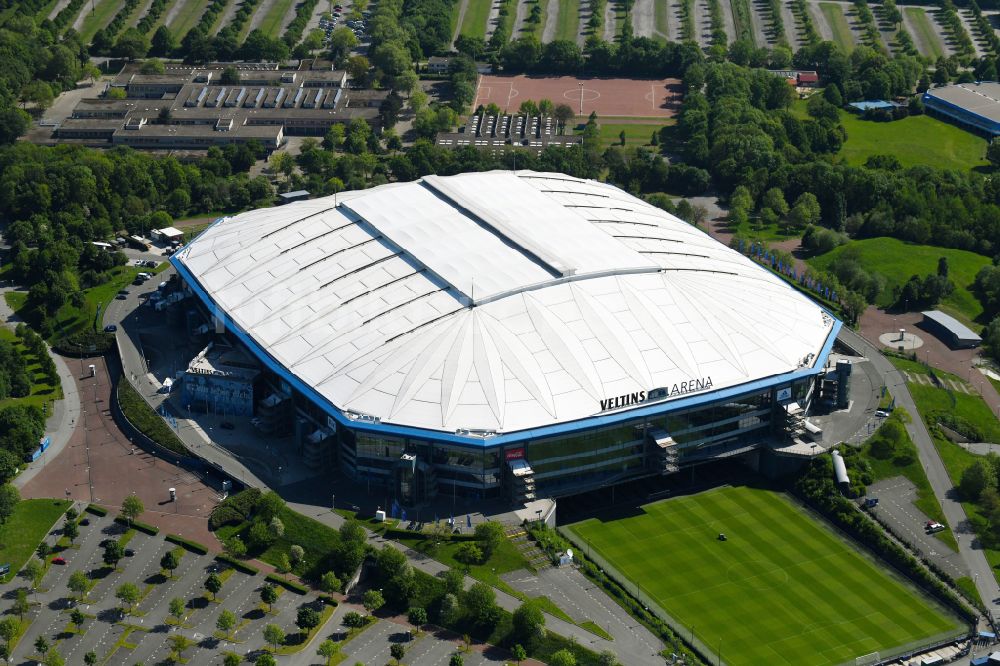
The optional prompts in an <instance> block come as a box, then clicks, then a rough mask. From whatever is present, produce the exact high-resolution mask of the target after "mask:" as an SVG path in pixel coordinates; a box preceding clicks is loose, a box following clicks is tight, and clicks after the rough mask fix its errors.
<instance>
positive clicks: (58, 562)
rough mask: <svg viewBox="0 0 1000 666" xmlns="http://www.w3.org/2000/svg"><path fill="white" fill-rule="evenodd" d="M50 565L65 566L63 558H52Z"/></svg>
mask: <svg viewBox="0 0 1000 666" xmlns="http://www.w3.org/2000/svg"><path fill="white" fill-rule="evenodd" d="M52 564H66V559H65V558H63V557H53V558H52Z"/></svg>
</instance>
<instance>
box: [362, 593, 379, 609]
mask: <svg viewBox="0 0 1000 666" xmlns="http://www.w3.org/2000/svg"><path fill="white" fill-rule="evenodd" d="M362 603H363V604H364V607H365V610H367V611H368V612H369V613H374V612H375V611H377V610H378V609H379V608H381V607H382V606H384V605H385V598H383V597H382V593H381V592H380V591H379V590H368V591H367V592H365V596H364V599H363V601H362Z"/></svg>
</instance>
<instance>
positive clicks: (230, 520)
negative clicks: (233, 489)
mask: <svg viewBox="0 0 1000 666" xmlns="http://www.w3.org/2000/svg"><path fill="white" fill-rule="evenodd" d="M260 497H261V492H260V489H259V488H247V489H246V490H241V491H240V492H238V493H236V494H233V495H230V496H229V497H227V498H226V499H224V500H222V501H221V502H220V503H219V504H217V505H215V508H214V509H212V513H211V514H209V517H208V528H209V529H210V530H217V529H219V528H220V527H223V526H225V525H239V524H240V523H242V522H245V521H247V520H250V516H251V515H253V511H254V509H255V508H257V503H258V502H260Z"/></svg>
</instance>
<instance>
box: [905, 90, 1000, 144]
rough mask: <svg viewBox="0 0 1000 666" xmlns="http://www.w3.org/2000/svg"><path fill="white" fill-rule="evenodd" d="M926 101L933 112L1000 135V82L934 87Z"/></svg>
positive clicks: (989, 134)
mask: <svg viewBox="0 0 1000 666" xmlns="http://www.w3.org/2000/svg"><path fill="white" fill-rule="evenodd" d="M923 100H924V106H925V107H926V108H927V110H928V111H930V112H931V113H935V114H939V115H941V116H944V117H945V118H948V119H949V120H953V121H955V122H956V123H958V124H960V125H963V126H964V127H966V128H968V129H971V130H973V131H975V132H979V133H982V134H986V135H987V136H990V137H993V136H996V135H998V134H1000V83H996V82H994V81H980V82H978V83H958V84H955V85H951V86H942V87H940V88H931V89H930V90H928V91H927V92H925V93H924V96H923Z"/></svg>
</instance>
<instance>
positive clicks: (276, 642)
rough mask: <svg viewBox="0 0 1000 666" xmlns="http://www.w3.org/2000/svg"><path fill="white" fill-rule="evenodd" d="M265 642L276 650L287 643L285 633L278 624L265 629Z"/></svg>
mask: <svg viewBox="0 0 1000 666" xmlns="http://www.w3.org/2000/svg"><path fill="white" fill-rule="evenodd" d="M264 640H265V641H266V642H267V644H268V645H270V646H271V647H272V648H274V649H275V650H277V649H278V646H280V645H284V643H285V632H284V631H282V629H281V627H279V626H278V625H276V624H269V625H267V626H266V627H264Z"/></svg>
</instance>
